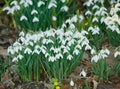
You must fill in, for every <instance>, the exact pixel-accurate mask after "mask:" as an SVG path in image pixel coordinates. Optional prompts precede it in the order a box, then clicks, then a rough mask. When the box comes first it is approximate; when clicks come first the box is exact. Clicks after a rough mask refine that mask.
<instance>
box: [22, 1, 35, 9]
mask: <svg viewBox="0 0 120 89" xmlns="http://www.w3.org/2000/svg"><path fill="white" fill-rule="evenodd" d="M20 4H23V5H24V7H28V6H29V5H33V2H32V0H21V1H20Z"/></svg>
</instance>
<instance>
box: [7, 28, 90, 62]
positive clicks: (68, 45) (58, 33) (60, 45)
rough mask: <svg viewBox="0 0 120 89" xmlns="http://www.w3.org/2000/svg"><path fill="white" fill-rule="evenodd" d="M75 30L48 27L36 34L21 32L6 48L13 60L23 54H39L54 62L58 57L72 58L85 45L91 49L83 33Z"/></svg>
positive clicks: (22, 56)
mask: <svg viewBox="0 0 120 89" xmlns="http://www.w3.org/2000/svg"><path fill="white" fill-rule="evenodd" d="M86 33H87V32H85V31H82V32H81V33H80V32H78V31H77V30H74V31H72V30H67V31H66V32H65V31H64V30H63V29H62V28H61V29H58V30H55V29H50V30H49V31H45V32H40V33H38V34H30V33H28V34H26V35H25V33H24V32H21V33H20V34H19V36H20V37H19V39H18V40H17V41H16V42H15V43H14V44H13V45H12V46H10V47H9V48H8V53H9V54H11V55H14V56H15V58H14V59H13V61H17V60H18V59H23V58H24V55H39V57H43V56H44V58H45V59H48V61H51V62H54V61H56V60H58V59H68V60H73V59H75V58H76V57H77V56H78V55H79V54H81V52H82V49H83V48H84V47H85V49H86V50H88V49H91V47H90V46H89V41H88V39H87V38H86V36H85V34H86Z"/></svg>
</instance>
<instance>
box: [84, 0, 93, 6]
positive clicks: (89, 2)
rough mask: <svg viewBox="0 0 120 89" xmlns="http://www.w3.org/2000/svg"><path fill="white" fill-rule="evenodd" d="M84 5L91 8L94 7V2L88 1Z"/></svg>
mask: <svg viewBox="0 0 120 89" xmlns="http://www.w3.org/2000/svg"><path fill="white" fill-rule="evenodd" d="M83 5H84V6H88V7H89V6H91V5H93V0H88V1H87V2H85V3H84V4H83Z"/></svg>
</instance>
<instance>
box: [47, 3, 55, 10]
mask: <svg viewBox="0 0 120 89" xmlns="http://www.w3.org/2000/svg"><path fill="white" fill-rule="evenodd" d="M52 7H55V8H56V7H57V5H56V2H50V3H49V5H48V9H51V8H52Z"/></svg>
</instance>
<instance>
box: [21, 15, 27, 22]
mask: <svg viewBox="0 0 120 89" xmlns="http://www.w3.org/2000/svg"><path fill="white" fill-rule="evenodd" d="M23 20H25V21H27V20H28V19H27V17H26V16H25V15H22V16H21V17H20V21H23Z"/></svg>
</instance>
